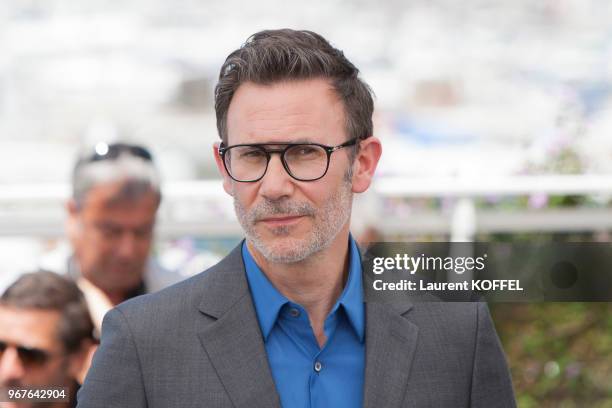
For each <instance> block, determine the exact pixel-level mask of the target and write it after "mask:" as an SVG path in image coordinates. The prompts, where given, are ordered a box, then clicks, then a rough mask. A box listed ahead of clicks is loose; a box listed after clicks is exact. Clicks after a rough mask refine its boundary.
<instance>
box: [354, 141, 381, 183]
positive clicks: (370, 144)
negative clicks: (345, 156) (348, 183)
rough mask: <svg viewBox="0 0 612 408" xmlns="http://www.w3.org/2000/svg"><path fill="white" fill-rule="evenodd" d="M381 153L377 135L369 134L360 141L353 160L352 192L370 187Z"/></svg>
mask: <svg viewBox="0 0 612 408" xmlns="http://www.w3.org/2000/svg"><path fill="white" fill-rule="evenodd" d="M381 154H382V145H381V143H380V140H379V139H378V138H377V137H374V136H370V137H368V138H366V139H363V140H361V141H360V145H359V151H358V152H357V156H356V157H355V160H354V162H353V178H352V191H353V193H363V192H364V191H366V190H367V189H368V188H369V187H370V184H371V183H372V178H373V177H374V172H375V171H376V166H377V165H378V161H379V160H380V156H381Z"/></svg>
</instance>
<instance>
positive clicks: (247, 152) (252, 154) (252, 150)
mask: <svg viewBox="0 0 612 408" xmlns="http://www.w3.org/2000/svg"><path fill="white" fill-rule="evenodd" d="M238 157H239V158H241V159H249V160H253V159H260V158H262V157H265V153H264V152H263V150H261V149H259V148H257V147H243V148H241V149H240V150H239V151H238Z"/></svg>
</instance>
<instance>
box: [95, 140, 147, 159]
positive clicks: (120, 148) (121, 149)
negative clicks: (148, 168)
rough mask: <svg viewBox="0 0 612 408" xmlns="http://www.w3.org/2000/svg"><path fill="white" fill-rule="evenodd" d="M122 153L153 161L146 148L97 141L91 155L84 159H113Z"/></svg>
mask: <svg viewBox="0 0 612 408" xmlns="http://www.w3.org/2000/svg"><path fill="white" fill-rule="evenodd" d="M122 154H129V155H131V156H134V157H140V158H141V159H143V160H146V161H153V156H152V155H151V152H149V151H148V150H147V149H146V148H144V147H142V146H138V145H131V144H127V143H112V144H107V143H102V142H101V143H98V144H97V145H96V146H95V148H94V151H93V153H92V154H91V155H89V156H86V157H85V159H84V161H86V162H95V161H100V160H115V159H117V158H118V157H119V156H120V155H122Z"/></svg>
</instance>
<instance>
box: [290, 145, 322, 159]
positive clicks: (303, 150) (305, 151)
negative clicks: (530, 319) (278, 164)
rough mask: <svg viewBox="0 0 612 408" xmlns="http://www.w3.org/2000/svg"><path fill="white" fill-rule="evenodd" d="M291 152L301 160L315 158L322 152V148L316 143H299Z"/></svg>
mask: <svg viewBox="0 0 612 408" xmlns="http://www.w3.org/2000/svg"><path fill="white" fill-rule="evenodd" d="M289 154H290V155H291V156H292V157H294V158H296V159H300V160H309V159H315V158H317V157H319V156H320V155H321V154H322V149H321V148H320V147H319V146H316V145H297V146H295V147H293V148H291V150H290V151H289Z"/></svg>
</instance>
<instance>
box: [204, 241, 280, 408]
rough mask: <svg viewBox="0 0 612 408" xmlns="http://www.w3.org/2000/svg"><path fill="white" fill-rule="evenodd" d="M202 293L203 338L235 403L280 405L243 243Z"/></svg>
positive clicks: (219, 268) (211, 275)
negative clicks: (252, 295) (252, 291)
mask: <svg viewBox="0 0 612 408" xmlns="http://www.w3.org/2000/svg"><path fill="white" fill-rule="evenodd" d="M202 292H203V294H202V302H201V304H200V307H199V309H200V311H201V312H202V313H203V314H204V315H206V316H202V319H201V321H200V322H199V324H200V329H199V337H200V341H201V343H202V346H203V347H204V350H205V352H206V354H207V355H208V357H209V359H210V361H211V363H212V364H213V366H214V367H215V370H216V372H217V374H218V376H219V378H220V379H221V382H222V383H223V386H224V387H225V389H226V390H227V392H228V394H229V397H230V399H231V401H232V403H233V404H234V406H235V407H237V408H241V407H278V408H280V402H279V401H280V400H279V397H278V393H277V392H276V388H275V385H274V380H273V379H272V374H271V371H270V368H269V365H268V358H267V355H266V351H265V347H264V343H263V338H262V335H261V330H260V328H259V323H258V321H257V315H256V313H255V308H254V307H253V301H252V299H251V295H250V291H249V287H248V283H247V281H246V277H245V273H244V265H243V262H242V254H241V245H239V246H238V247H237V248H236V249H234V250H233V251H232V252H231V253H230V254H229V255H228V256H227V257H226V258H225V259H224V260H223V261H222V262H221V263H220V264H218V265H217V267H216V268H215V269H214V270H211V271H210V272H209V276H207V277H206V279H205V282H203V290H202ZM215 319H216V320H215ZM211 320H213V321H212V322H211Z"/></svg>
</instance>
